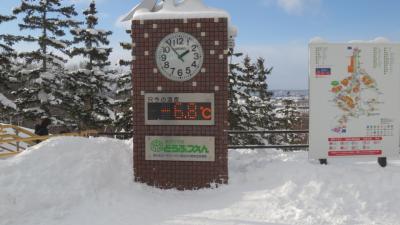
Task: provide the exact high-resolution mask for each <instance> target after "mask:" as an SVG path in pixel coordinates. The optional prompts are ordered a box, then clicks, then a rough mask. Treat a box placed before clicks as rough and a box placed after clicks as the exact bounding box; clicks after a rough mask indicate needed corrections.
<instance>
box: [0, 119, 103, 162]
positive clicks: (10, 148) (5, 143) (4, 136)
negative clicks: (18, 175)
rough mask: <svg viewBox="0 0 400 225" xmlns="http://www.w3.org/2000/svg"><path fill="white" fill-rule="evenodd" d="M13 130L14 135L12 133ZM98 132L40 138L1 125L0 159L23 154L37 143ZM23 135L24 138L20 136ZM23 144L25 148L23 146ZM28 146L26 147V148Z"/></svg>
mask: <svg viewBox="0 0 400 225" xmlns="http://www.w3.org/2000/svg"><path fill="white" fill-rule="evenodd" d="M10 130H13V131H14V133H10ZM97 133H98V132H97V131H96V130H87V131H82V132H75V133H64V134H58V135H48V136H38V135H36V134H34V133H32V132H31V131H29V130H26V129H24V128H21V127H18V126H15V125H10V124H0V149H1V150H3V152H0V158H4V157H9V156H13V155H16V154H19V153H21V152H22V151H23V150H25V149H26V147H29V146H32V145H35V144H36V143H37V142H36V141H43V140H47V139H49V138H52V137H63V136H79V137H89V136H94V135H96V134H97ZM21 134H23V135H24V137H21V136H20V135H21ZM21 144H22V145H23V146H21ZM25 146H26V147H25Z"/></svg>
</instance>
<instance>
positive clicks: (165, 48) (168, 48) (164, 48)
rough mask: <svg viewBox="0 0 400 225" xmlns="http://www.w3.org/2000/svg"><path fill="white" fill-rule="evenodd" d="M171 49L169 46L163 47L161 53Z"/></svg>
mask: <svg viewBox="0 0 400 225" xmlns="http://www.w3.org/2000/svg"><path fill="white" fill-rule="evenodd" d="M170 51H171V48H170V47H163V53H169V52H170Z"/></svg>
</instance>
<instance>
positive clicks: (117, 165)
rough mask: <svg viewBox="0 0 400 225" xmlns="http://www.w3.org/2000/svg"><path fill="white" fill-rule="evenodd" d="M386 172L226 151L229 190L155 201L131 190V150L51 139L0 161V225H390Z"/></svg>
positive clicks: (160, 195) (392, 208)
mask: <svg viewBox="0 0 400 225" xmlns="http://www.w3.org/2000/svg"><path fill="white" fill-rule="evenodd" d="M389 163H390V165H389V166H388V167H387V168H384V169H383V168H380V167H379V166H378V165H377V164H376V162H375V160H374V161H368V160H364V161H357V162H351V161H348V160H347V161H344V160H336V161H332V163H331V164H330V165H328V166H320V165H319V164H317V163H315V162H308V159H307V153H306V152H295V153H286V152H281V151H273V150H257V151H252V150H235V151H233V150H232V151H230V153H229V173H230V184H229V185H224V186H221V187H219V188H215V189H210V190H199V191H184V192H180V191H176V190H168V191H165V190H158V189H155V188H152V187H148V186H145V185H142V184H137V183H134V182H133V177H132V168H133V166H132V142H129V141H128V142H127V141H118V140H112V139H106V138H92V139H84V138H54V139H51V140H48V141H46V142H42V143H41V144H39V145H36V146H34V147H32V148H31V150H30V151H29V150H28V151H26V152H24V153H22V154H21V155H18V156H16V157H14V158H9V159H6V160H0V218H1V219H0V224H1V225H20V224H24V225H37V224H52V225H71V224H91V225H103V224H104V225H110V224H113V225H128V224H129V225H131V224H137V225H146V224H169V225H172V224H175V225H176V224H181V225H208V224H216V225H232V224H234V225H239V224H240V225H255V224H257V225H259V224H263V225H265V224H266V225H270V224H279V225H288V224H293V225H299V224H315V225H321V224H324V225H327V224H335V225H337V224H368V225H373V224H375V225H376V224H382V225H395V224H399V221H400V214H399V213H398V209H399V208H400V194H399V190H398V189H399V185H400V176H399V175H398V174H399V172H398V171H399V169H400V161H396V160H395V161H389Z"/></svg>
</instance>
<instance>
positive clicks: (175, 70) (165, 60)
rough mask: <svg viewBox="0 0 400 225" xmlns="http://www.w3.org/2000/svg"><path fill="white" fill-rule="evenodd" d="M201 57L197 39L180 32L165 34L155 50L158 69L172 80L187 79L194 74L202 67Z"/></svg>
mask: <svg viewBox="0 0 400 225" xmlns="http://www.w3.org/2000/svg"><path fill="white" fill-rule="evenodd" d="M203 57H204V55H203V49H202V47H201V45H200V43H199V41H198V40H197V39H196V38H195V37H193V36H192V35H190V34H187V33H182V32H177V33H172V34H169V35H167V36H166V37H165V38H164V39H163V40H162V41H161V42H160V44H159V45H158V47H157V51H156V61H157V67H158V69H159V70H160V72H161V74H162V75H164V76H165V77H166V78H168V79H170V80H173V81H187V80H190V79H192V78H193V77H194V76H196V74H197V73H198V72H199V71H200V70H201V68H202V65H203Z"/></svg>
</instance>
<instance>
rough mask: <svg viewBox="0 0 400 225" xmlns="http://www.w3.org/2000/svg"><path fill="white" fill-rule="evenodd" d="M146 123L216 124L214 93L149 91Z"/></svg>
mask: <svg viewBox="0 0 400 225" xmlns="http://www.w3.org/2000/svg"><path fill="white" fill-rule="evenodd" d="M145 117H146V118H145V119H146V121H145V123H146V125H214V94H213V93H147V94H145Z"/></svg>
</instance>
